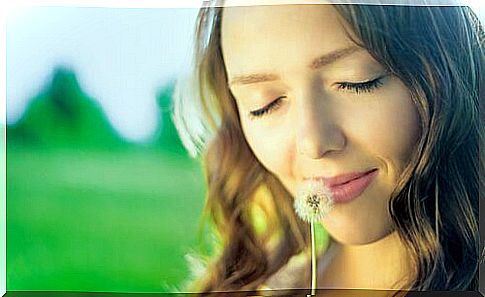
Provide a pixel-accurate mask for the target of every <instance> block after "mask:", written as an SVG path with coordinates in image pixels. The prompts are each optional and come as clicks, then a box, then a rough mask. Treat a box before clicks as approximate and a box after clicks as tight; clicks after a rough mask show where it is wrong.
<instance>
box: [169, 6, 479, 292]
mask: <svg viewBox="0 0 485 297" xmlns="http://www.w3.org/2000/svg"><path fill="white" fill-rule="evenodd" d="M334 7H335V8H336V10H337V11H338V13H339V14H340V16H341V18H342V21H344V22H346V23H347V25H348V27H349V28H350V29H351V32H348V33H349V37H350V36H351V35H352V36H353V38H354V42H355V43H356V44H358V45H359V46H361V47H363V48H365V49H366V50H367V51H368V52H369V53H370V54H371V55H372V56H373V57H374V58H375V59H376V60H377V61H379V62H380V63H381V64H382V65H383V66H385V67H386V68H387V69H388V70H389V71H390V72H391V73H392V74H394V75H396V76H397V77H399V78H400V79H401V81H402V82H403V83H404V84H405V85H406V86H407V88H408V89H409V91H410V93H411V96H412V99H413V102H414V103H415V105H416V107H417V110H418V113H419V116H420V123H421V135H420V139H419V141H418V143H417V148H416V150H415V152H414V155H413V156H412V158H411V161H410V162H409V164H408V165H407V167H406V169H405V171H404V173H403V176H402V179H401V180H400V182H399V183H398V185H397V187H396V188H395V190H394V192H393V194H392V195H391V200H390V202H389V212H390V214H391V218H392V221H393V224H394V228H395V229H396V231H397V233H398V236H399V237H400V239H401V240H402V242H403V243H404V245H405V247H406V249H407V250H408V251H409V254H410V255H411V259H412V261H413V263H412V264H413V267H414V268H415V271H414V275H413V278H412V279H411V280H410V283H409V284H408V287H407V288H409V289H411V290H478V265H479V262H478V259H479V234H478V216H479V213H478V212H479V211H478V208H479V202H478V200H479V195H481V193H482V192H481V190H482V189H483V186H484V180H483V174H480V173H481V172H482V173H483V169H484V168H485V167H484V160H483V158H480V156H479V149H480V146H482V145H483V141H484V138H483V136H484V131H483V119H481V118H480V111H481V110H482V108H483V98H484V96H483V85H482V84H483V82H484V75H483V63H484V52H483V45H484V33H483V29H482V27H481V25H480V23H479V21H478V19H477V17H476V15H475V14H474V13H473V12H472V10H471V9H470V8H469V7H465V6H450V7H431V6H422V7H417V6H381V5H334ZM222 13H223V8H220V7H216V6H215V5H208V6H205V7H203V8H201V10H200V12H199V15H198V18H197V28H196V36H195V41H196V43H195V61H194V66H195V69H194V72H193V77H192V78H191V80H190V81H191V83H192V84H191V85H183V84H182V83H180V84H179V85H178V86H177V91H176V96H175V99H176V101H175V109H174V121H175V123H176V126H177V128H178V130H179V133H180V135H181V137H182V139H183V141H184V143H185V144H186V146H187V147H188V148H190V149H192V151H194V152H195V150H197V149H198V151H199V152H202V153H203V155H202V156H203V167H204V169H205V176H206V182H207V188H208V191H207V195H206V206H205V214H206V215H208V216H209V217H210V218H211V219H212V222H213V223H214V226H215V229H216V230H217V231H218V233H219V234H220V237H221V240H222V250H221V252H220V253H218V254H217V255H215V256H214V259H213V261H212V262H211V263H210V265H209V267H208V268H207V269H208V271H207V272H206V273H205V274H204V276H203V277H201V278H199V279H198V280H196V281H195V282H194V283H193V286H192V288H193V289H195V290H197V291H223V290H241V289H246V290H253V289H257V287H258V286H259V285H261V284H262V283H264V281H265V280H267V279H268V278H269V277H270V276H271V275H273V274H274V273H275V272H276V271H278V270H279V269H280V268H282V267H283V266H284V265H285V264H286V263H287V262H288V260H289V259H290V258H291V257H292V256H294V255H296V254H298V253H300V252H302V251H304V250H305V249H306V248H307V247H308V243H309V234H308V231H307V230H308V226H306V225H305V223H303V222H302V221H301V220H298V219H297V218H296V216H295V213H294V211H293V208H292V201H293V198H292V196H291V194H290V193H289V192H287V191H286V189H285V188H284V187H283V185H282V184H281V183H280V181H279V180H278V179H277V178H276V177H275V176H273V175H272V174H271V173H270V172H268V171H267V170H266V169H265V168H263V166H262V165H261V164H260V163H259V162H258V160H257V159H256V158H255V156H254V155H253V153H252V152H251V150H250V148H249V146H248V144H247V142H246V140H245V138H244V135H243V133H242V130H241V125H240V122H239V118H238V112H237V107H236V104H235V101H234V98H233V97H232V95H231V92H230V91H229V88H228V85H227V77H226V71H225V66H224V61H223V58H222V52H221V43H220V34H221V32H220V28H221V18H222ZM188 87H190V88H189V89H190V90H191V92H190V95H187V94H185V95H183V94H182V93H183V92H184V89H186V88H188ZM194 94H195V95H194ZM194 116H195V118H194ZM197 119H198V120H199V121H197ZM194 127H195V128H194ZM261 189H264V190H265V193H267V196H266V197H265V199H260V198H258V197H261V196H259V195H258V193H259V191H260V190H261ZM275 205H277V206H278V207H274V206H275ZM255 207H259V208H260V209H263V213H264V217H265V219H266V222H267V224H266V228H265V230H264V232H260V231H258V230H257V228H256V226H255V224H254V217H253V210H254V208H255Z"/></svg>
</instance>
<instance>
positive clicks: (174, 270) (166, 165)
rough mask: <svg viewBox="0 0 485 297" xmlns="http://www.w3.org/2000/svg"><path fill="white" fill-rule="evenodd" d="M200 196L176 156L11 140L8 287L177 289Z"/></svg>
mask: <svg viewBox="0 0 485 297" xmlns="http://www.w3.org/2000/svg"><path fill="white" fill-rule="evenodd" d="M203 196H204V184H203V177H202V174H201V169H200V165H199V163H198V162H196V161H193V160H190V159H188V158H186V157H183V156H178V155H167V154H162V153H160V152H154V151H143V150H133V151H113V152H107V151H79V150H44V151H42V150H38V149H37V150H36V149H26V148H21V147H9V148H8V152H7V289H8V290H73V291H118V292H171V291H174V290H175V289H176V288H178V287H179V286H180V284H181V283H182V282H183V281H184V279H185V278H186V277H187V274H188V269H187V267H186V263H185V260H184V257H183V256H184V254H185V253H187V252H188V251H190V250H191V248H193V247H196V245H197V242H196V232H197V224H198V220H199V217H200V213H201V210H202V206H203Z"/></svg>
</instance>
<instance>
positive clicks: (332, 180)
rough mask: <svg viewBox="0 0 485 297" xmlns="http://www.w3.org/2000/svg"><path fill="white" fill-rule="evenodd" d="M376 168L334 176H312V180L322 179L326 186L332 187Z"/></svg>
mask: <svg viewBox="0 0 485 297" xmlns="http://www.w3.org/2000/svg"><path fill="white" fill-rule="evenodd" d="M376 170H377V169H375V168H374V169H371V170H368V171H364V172H350V173H346V174H341V175H337V176H334V177H314V178H312V179H313V180H318V181H322V182H323V183H324V184H325V185H326V186H327V187H329V188H333V187H335V186H338V185H343V184H346V183H348V182H350V181H352V180H355V179H358V178H360V177H362V176H364V175H366V174H369V173H371V172H373V171H376Z"/></svg>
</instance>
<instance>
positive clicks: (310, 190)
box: [294, 181, 333, 223]
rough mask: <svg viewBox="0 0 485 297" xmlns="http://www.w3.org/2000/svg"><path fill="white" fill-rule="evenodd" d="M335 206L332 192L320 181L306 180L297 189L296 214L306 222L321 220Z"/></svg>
mask: <svg viewBox="0 0 485 297" xmlns="http://www.w3.org/2000/svg"><path fill="white" fill-rule="evenodd" d="M332 207H333V200H332V192H331V191H330V190H329V189H328V187H327V186H325V185H324V184H323V183H322V182H319V181H305V182H303V183H301V184H300V186H299V187H298V189H297V195H296V198H295V202H294V208H295V211H296V214H297V215H298V216H299V217H300V218H301V219H302V220H304V221H305V222H307V223H311V222H312V221H313V222H319V221H321V220H322V219H323V218H324V217H326V216H327V214H328V213H329V212H330V210H331V209H332Z"/></svg>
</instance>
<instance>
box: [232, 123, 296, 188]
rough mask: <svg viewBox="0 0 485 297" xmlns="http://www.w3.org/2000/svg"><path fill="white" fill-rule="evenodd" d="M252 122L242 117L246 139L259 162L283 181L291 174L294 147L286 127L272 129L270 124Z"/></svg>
mask: <svg viewBox="0 0 485 297" xmlns="http://www.w3.org/2000/svg"><path fill="white" fill-rule="evenodd" d="M255 121H256V122H258V121H259V122H260V123H252V122H251V120H249V119H246V120H244V119H242V120H241V125H242V129H243V133H244V135H245V137H246V140H247V142H248V144H249V146H250V148H251V150H252V151H253V154H254V155H255V156H256V158H257V159H258V160H259V162H260V163H261V164H262V165H263V166H264V167H265V168H266V169H267V170H268V171H269V172H271V173H273V174H274V175H275V176H277V177H278V178H279V179H280V180H282V181H284V180H286V179H287V178H288V177H289V176H291V175H292V164H293V159H294V151H293V150H294V147H293V146H291V136H290V133H288V131H290V130H288V129H282V127H279V129H274V127H272V126H270V125H265V124H264V123H262V121H261V120H255Z"/></svg>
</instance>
